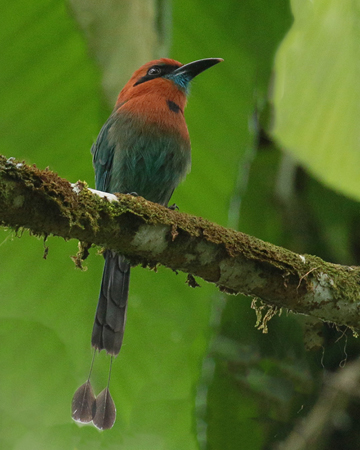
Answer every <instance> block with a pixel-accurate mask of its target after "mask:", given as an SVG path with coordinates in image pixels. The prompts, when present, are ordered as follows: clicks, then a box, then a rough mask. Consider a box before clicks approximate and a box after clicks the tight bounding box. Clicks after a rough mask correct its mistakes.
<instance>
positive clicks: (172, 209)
mask: <svg viewBox="0 0 360 450" xmlns="http://www.w3.org/2000/svg"><path fill="white" fill-rule="evenodd" d="M168 208H169V209H171V211H175V209H177V210H178V211H179V207H178V205H177V204H176V203H174V204H172V205H170V206H168Z"/></svg>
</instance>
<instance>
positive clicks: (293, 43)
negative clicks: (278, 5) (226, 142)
mask: <svg viewBox="0 0 360 450" xmlns="http://www.w3.org/2000/svg"><path fill="white" fill-rule="evenodd" d="M292 9H293V14H294V18H295V22H294V25H293V26H292V28H291V30H290V32H289V33H288V35H287V37H286V39H285V40H284V42H283V43H282V45H281V47H280V50H279V52H278V54H277V58H276V77H275V86H274V97H273V100H274V105H275V124H274V129H273V133H274V136H275V137H276V138H277V139H278V141H279V142H280V143H281V145H282V146H283V147H284V148H285V149H286V150H288V151H289V152H291V153H292V154H293V155H294V157H295V158H296V159H297V160H298V161H299V162H300V163H301V164H303V165H304V166H305V167H306V168H307V169H309V171H310V172H311V173H312V174H314V175H315V176H316V177H317V178H318V179H319V180H321V181H322V182H324V183H325V184H327V185H328V186H330V187H331V188H333V189H335V190H338V191H341V192H342V193H344V194H346V195H348V196H350V197H352V198H354V199H357V200H359V199H360V177H359V170H358V168H359V167H360V132H359V123H358V122H359V116H360V84H359V75H360V63H359V60H360V48H359V45H358V42H359V39H360V5H359V2H358V1H353V2H339V1H337V0H318V1H307V2H304V1H302V0H293V1H292Z"/></svg>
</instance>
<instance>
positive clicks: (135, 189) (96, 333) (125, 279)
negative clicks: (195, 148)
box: [91, 58, 222, 356]
mask: <svg viewBox="0 0 360 450" xmlns="http://www.w3.org/2000/svg"><path fill="white" fill-rule="evenodd" d="M220 61H222V59H220V58H207V59H201V60H199V61H194V62H191V63H189V64H185V65H182V64H181V63H179V62H178V61H175V60H172V59H167V58H162V59H159V60H155V61H150V62H149V63H147V64H144V65H143V66H142V67H140V69H138V70H136V71H135V72H134V74H133V75H132V77H131V78H130V80H129V81H128V83H127V84H126V85H125V87H124V88H123V89H122V91H121V92H120V94H119V96H118V99H117V102H116V104H115V108H114V111H113V112H112V114H111V115H110V117H109V119H108V120H107V121H106V122H105V124H104V126H103V127H102V129H101V131H100V133H99V136H98V138H97V140H96V142H95V143H94V144H93V146H92V148H91V153H92V155H93V166H94V169H95V182H96V189H98V190H101V191H105V192H110V193H115V192H119V193H123V194H129V193H134V194H136V195H139V196H141V197H144V198H145V199H147V200H149V201H151V202H155V203H159V204H161V205H163V206H167V205H168V203H169V200H170V198H171V196H172V193H173V192H174V189H175V188H176V186H177V185H178V184H179V183H180V181H181V180H182V179H183V178H184V177H185V176H186V174H187V173H188V172H189V171H190V165H191V146H190V138H189V132H188V129H187V126H186V122H185V118H184V109H185V106H186V100H187V94H188V91H189V84H190V81H191V80H192V79H193V78H194V77H195V76H197V75H199V74H200V73H201V72H203V71H204V70H206V69H208V68H209V67H211V66H213V65H215V64H217V63H219V62H220ZM104 257H105V266H104V272H103V277H102V282H101V289H100V295H99V300H98V306H97V310H96V315H95V321H94V327H93V332H92V339H91V343H92V346H93V347H95V349H97V350H103V349H104V350H106V352H107V353H109V354H110V355H113V356H115V355H117V354H118V353H119V351H120V348H121V345H122V342H123V336H124V328H125V322H126V309H127V302H128V292H129V280H130V263H129V262H128V261H127V259H126V258H125V257H124V256H123V255H119V254H117V253H116V252H114V251H112V250H110V249H108V250H105V252H104Z"/></svg>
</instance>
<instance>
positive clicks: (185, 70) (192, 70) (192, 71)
mask: <svg viewBox="0 0 360 450" xmlns="http://www.w3.org/2000/svg"><path fill="white" fill-rule="evenodd" d="M221 61H224V60H223V59H222V58H205V59H199V60H198V61H193V62H191V63H189V64H184V65H183V66H181V67H179V68H177V69H175V70H174V72H173V73H172V75H175V77H178V76H180V77H181V76H184V75H185V76H186V78H187V79H188V80H189V81H190V80H192V79H193V78H194V77H196V75H199V73H201V72H204V70H206V69H209V68H210V67H212V66H215V64H218V63H219V62H221Z"/></svg>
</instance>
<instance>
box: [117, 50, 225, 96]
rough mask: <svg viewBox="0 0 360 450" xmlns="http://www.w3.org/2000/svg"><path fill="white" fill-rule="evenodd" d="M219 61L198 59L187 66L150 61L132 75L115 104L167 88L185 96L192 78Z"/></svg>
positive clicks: (168, 61)
mask: <svg viewBox="0 0 360 450" xmlns="http://www.w3.org/2000/svg"><path fill="white" fill-rule="evenodd" d="M221 61H223V60H222V59H221V58H206V59H200V60H198V61H193V62H191V63H189V64H181V63H180V62H178V61H175V60H174V59H168V58H161V59H157V60H154V61H150V62H148V63H146V64H144V65H143V66H141V67H140V68H139V69H138V70H136V71H135V72H134V73H133V75H132V77H131V78H130V80H129V81H128V82H127V84H126V85H125V87H124V88H123V90H122V91H121V92H120V95H119V98H118V102H117V104H119V103H123V102H124V101H127V100H128V99H129V98H131V97H133V96H138V95H143V94H145V93H151V92H152V91H153V92H155V91H158V92H159V93H161V92H162V91H163V90H168V88H169V86H171V87H172V89H176V90H177V91H179V92H181V93H182V94H183V95H186V94H187V92H188V89H189V85H190V81H191V80H192V79H193V78H195V77H196V76H197V75H199V74H200V73H201V72H203V71H204V70H206V69H209V68H210V67H212V66H214V65H215V64H218V63H219V62H221Z"/></svg>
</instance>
